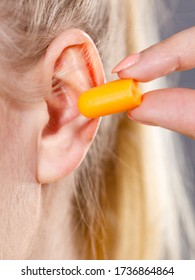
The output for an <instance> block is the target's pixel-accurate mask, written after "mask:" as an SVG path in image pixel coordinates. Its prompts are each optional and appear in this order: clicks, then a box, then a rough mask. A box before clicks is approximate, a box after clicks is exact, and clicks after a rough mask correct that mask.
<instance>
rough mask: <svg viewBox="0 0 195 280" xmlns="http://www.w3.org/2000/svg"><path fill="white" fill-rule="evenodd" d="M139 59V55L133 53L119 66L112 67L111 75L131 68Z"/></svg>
mask: <svg viewBox="0 0 195 280" xmlns="http://www.w3.org/2000/svg"><path fill="white" fill-rule="evenodd" d="M139 58H140V53H135V54H132V55H131V56H128V57H126V58H125V59H123V60H122V61H121V62H120V63H119V64H117V66H115V67H114V69H113V70H112V73H113V74H114V73H117V72H120V71H122V70H125V69H127V68H129V67H131V66H133V65H134V64H136V63H137V62H138V61H139Z"/></svg>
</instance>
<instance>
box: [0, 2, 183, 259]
mask: <svg viewBox="0 0 195 280" xmlns="http://www.w3.org/2000/svg"><path fill="white" fill-rule="evenodd" d="M130 8H131V5H129V3H128V1H123V5H121V1H117V0H116V1H114V0H112V1H111V0H110V1H104V0H102V1H96V0H94V1H91V0H90V1H89V0H85V1H79V0H71V1H68V0H58V1H56V0H47V1H40V0H35V1H25V0H20V1H17V2H16V1H13V0H6V1H4V0H2V1H1V3H0V21H1V24H0V26H1V27H0V34H1V36H0V41H1V42H0V46H1V47H0V52H1V55H0V59H1V63H0V65H1V66H0V67H1V69H0V73H1V74H0V79H1V81H0V82H1V83H0V85H1V86H0V87H1V88H0V89H1V98H0V107H1V110H0V116H1V137H0V149H1V152H0V154H1V159H0V165H1V168H0V182H1V191H0V209H1V210H0V253H1V259H29V258H31V259H83V258H84V259H86V258H87V259H88V258H95V259H97V258H101V259H102V258H107V259H118V258H121V259H123V258H130V259H131V258H132V259H135V258H136V259H138V258H141V259H143V258H146V259H147V258H162V257H164V256H165V251H166V250H167V251H168V255H167V256H168V257H178V258H179V257H180V251H179V246H180V240H179V237H178V239H177V235H176V234H177V230H178V229H179V225H178V223H177V217H178V212H177V209H176V208H175V205H174V203H173V204H172V197H173V196H172V194H171V193H170V191H169V190H168V186H169V185H167V184H165V182H164V181H163V180H164V176H162V174H160V173H158V172H159V170H162V168H161V167H162V159H161V158H158V156H156V151H155V147H157V146H158V145H159V142H156V140H155V139H153V138H152V137H153V136H155V135H158V132H157V131H153V130H152V129H150V128H148V129H147V128H146V129H145V128H142V127H141V126H139V125H136V124H134V123H132V122H130V121H129V120H128V119H127V118H126V116H113V117H107V118H104V119H103V121H102V123H101V125H100V128H99V130H98V133H97V135H96V132H97V129H98V126H99V123H100V120H99V119H94V120H89V119H86V118H83V117H82V116H80V115H79V113H78V110H77V98H78V95H79V94H80V93H81V92H82V91H84V90H86V89H87V88H90V87H91V86H96V85H99V84H101V83H103V82H104V72H103V68H102V65H101V61H102V62H103V66H104V69H105V71H106V73H107V78H108V79H110V75H109V71H110V69H111V68H112V66H113V65H114V64H116V63H117V62H118V61H119V60H120V59H122V57H124V56H125V55H126V54H127V51H128V53H129V50H127V48H126V45H127V39H129V31H130V30H128V28H127V27H128V26H129V21H130V20H131V19H130V18H129V15H130V14H131V9H130ZM127 21H128V22H127ZM87 34H88V35H89V36H90V37H89V36H88V35H87ZM117 42H118V43H119V42H120V44H118V45H117ZM117 46H118V47H117ZM97 49H98V51H99V53H100V55H101V59H100V58H99V55H98V52H97ZM132 49H133V45H132V44H131V50H132ZM116 50H117V51H116ZM95 135H96V137H95ZM151 136H152V137H151ZM94 137H95V139H94ZM157 138H158V137H157ZM93 139H94V142H93V144H92V146H91V148H90V150H89V147H90V145H91V143H92V140H93ZM124 139H125V141H124ZM155 143H156V144H155ZM151 144H152V149H151V150H150V152H149V154H148V147H150V146H151ZM88 150H89V152H88V153H87V151H88ZM86 153H87V156H86ZM151 157H152V158H153V163H154V164H152V162H151V163H150V164H148V158H151ZM81 163H82V164H81ZM156 165H157V166H156ZM154 168H155V171H154ZM154 172H155V174H156V176H155V177H154V175H153V174H154ZM162 185H164V186H165V185H166V187H165V188H162V189H161V186H162ZM159 190H160V192H159ZM159 196H161V198H162V197H164V198H165V199H164V202H165V201H166V203H165V204H163V203H161V204H160V200H158V199H159ZM159 204H160V206H159ZM154 209H155V211H154ZM169 209H170V210H173V212H174V213H175V216H174V215H170V217H174V222H175V223H176V224H175V227H174V228H170V227H169V225H170V224H169V222H170V221H172V220H171V219H167V217H166V213H167V212H166V211H168V210H169ZM165 210H166V211H165ZM186 224H187V223H186ZM164 231H165V232H166V234H164ZM164 236H165V237H164ZM172 237H174V243H173V242H172ZM168 241H171V246H168V245H167V244H169V243H168ZM166 245H167V246H166ZM173 245H174V246H173Z"/></svg>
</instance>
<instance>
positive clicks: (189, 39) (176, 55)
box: [113, 27, 195, 82]
mask: <svg viewBox="0 0 195 280" xmlns="http://www.w3.org/2000/svg"><path fill="white" fill-rule="evenodd" d="M134 57H136V60H135V63H134V64H133V59H132V56H129V57H127V58H126V59H124V60H123V61H122V62H120V63H119V64H118V65H117V66H116V67H115V68H114V69H113V73H116V72H117V73H118V75H119V77H120V78H129V77H131V78H134V79H136V80H138V81H140V82H148V81H150V80H153V79H156V78H158V77H161V76H165V75H167V74H169V73H171V72H174V71H182V70H188V69H192V68H194V67H195V27H192V28H189V29H186V30H184V31H182V32H179V33H177V34H175V35H173V36H172V37H170V38H168V39H166V40H164V41H162V42H160V43H157V44H155V45H153V46H151V47H149V48H148V49H146V50H144V51H142V52H141V53H140V54H137V55H136V56H135V55H134Z"/></svg>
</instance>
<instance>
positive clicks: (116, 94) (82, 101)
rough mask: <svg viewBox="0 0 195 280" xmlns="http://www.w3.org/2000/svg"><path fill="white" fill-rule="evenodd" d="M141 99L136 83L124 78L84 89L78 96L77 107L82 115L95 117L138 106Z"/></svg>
mask: <svg viewBox="0 0 195 280" xmlns="http://www.w3.org/2000/svg"><path fill="white" fill-rule="evenodd" d="M141 101H142V96H141V91H140V90H139V88H138V83H137V82H136V81H134V80H132V79H124V80H116V81H113V82H110V83H107V84H104V85H102V86H99V87H94V88H91V89H90V90H88V91H85V92H84V93H82V94H81V95H80V97H79V101H78V107H79V111H80V113H81V114H82V115H84V116H86V117H88V118H97V117H101V116H105V115H110V114H115V113H119V112H125V111H128V110H131V109H133V108H135V107H137V106H139V105H140V104H141Z"/></svg>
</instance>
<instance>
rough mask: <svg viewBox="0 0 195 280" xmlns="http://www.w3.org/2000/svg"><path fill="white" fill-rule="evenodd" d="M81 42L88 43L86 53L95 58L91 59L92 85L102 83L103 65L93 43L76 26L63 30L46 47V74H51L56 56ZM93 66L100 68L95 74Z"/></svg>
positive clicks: (103, 76)
mask: <svg viewBox="0 0 195 280" xmlns="http://www.w3.org/2000/svg"><path fill="white" fill-rule="evenodd" d="M70 34H71V35H70ZM82 44H87V45H88V47H87V48H86V49H87V50H88V55H89V56H90V57H93V58H95V59H93V60H91V61H92V63H91V69H92V72H93V82H94V86H99V85H101V84H104V83H105V75H104V70H103V65H102V62H101V59H100V57H99V53H98V51H97V48H96V46H95V44H94V42H93V40H92V39H91V38H90V37H89V35H88V34H86V33H85V32H84V31H82V30H80V29H76V28H75V29H68V30H65V31H63V32H62V33H61V34H60V35H58V37H56V38H54V39H53V41H52V42H51V44H50V45H49V47H48V48H47V50H46V53H45V57H44V69H45V71H46V72H47V75H49V76H50V77H52V76H53V72H54V68H55V63H56V61H57V58H58V57H60V55H61V53H62V52H63V51H64V50H65V49H66V48H68V47H71V46H74V45H82ZM51 65H52V67H51ZM95 68H99V69H100V70H101V71H99V73H98V75H97V74H96V71H95ZM48 69H50V73H49V72H48Z"/></svg>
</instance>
